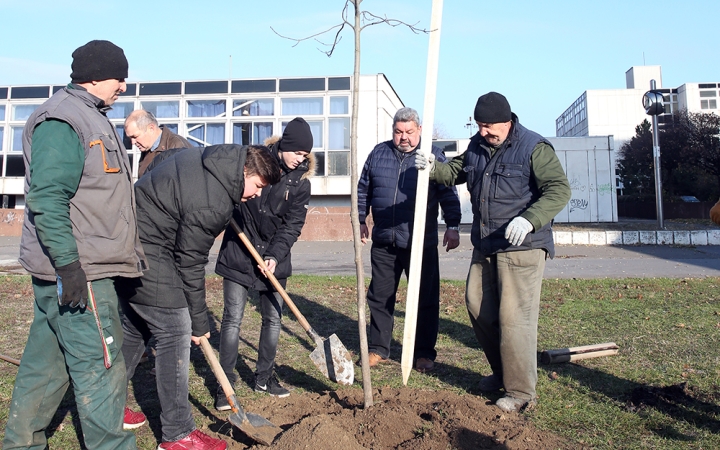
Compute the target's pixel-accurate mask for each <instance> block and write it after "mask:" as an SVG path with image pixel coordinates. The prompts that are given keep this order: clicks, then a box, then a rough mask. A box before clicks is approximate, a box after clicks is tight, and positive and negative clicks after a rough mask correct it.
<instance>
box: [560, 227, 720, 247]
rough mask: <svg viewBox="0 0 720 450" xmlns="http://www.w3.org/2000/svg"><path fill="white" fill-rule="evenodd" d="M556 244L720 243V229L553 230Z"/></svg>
mask: <svg viewBox="0 0 720 450" xmlns="http://www.w3.org/2000/svg"><path fill="white" fill-rule="evenodd" d="M553 239H554V241H555V245H720V230H695V231H553Z"/></svg>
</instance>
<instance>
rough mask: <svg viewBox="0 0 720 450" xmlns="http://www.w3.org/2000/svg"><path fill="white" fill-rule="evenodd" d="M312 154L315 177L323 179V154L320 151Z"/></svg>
mask: <svg viewBox="0 0 720 450" xmlns="http://www.w3.org/2000/svg"><path fill="white" fill-rule="evenodd" d="M312 154H313V156H314V157H315V176H318V177H324V176H325V152H324V151H322V150H321V151H319V152H312Z"/></svg>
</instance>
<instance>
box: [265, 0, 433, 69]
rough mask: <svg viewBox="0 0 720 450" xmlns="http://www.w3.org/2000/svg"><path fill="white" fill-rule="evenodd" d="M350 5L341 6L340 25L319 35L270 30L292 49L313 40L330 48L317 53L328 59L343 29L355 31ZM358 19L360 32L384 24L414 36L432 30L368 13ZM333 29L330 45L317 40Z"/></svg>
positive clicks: (363, 13) (351, 1)
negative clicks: (350, 19) (297, 36)
mask: <svg viewBox="0 0 720 450" xmlns="http://www.w3.org/2000/svg"><path fill="white" fill-rule="evenodd" d="M351 3H352V4H355V3H354V1H353V0H346V1H345V5H344V6H343V10H342V13H341V18H342V23H339V24H337V25H334V26H332V27H330V28H328V29H327V30H325V31H321V32H319V33H315V34H312V35H310V36H306V37H303V38H293V37H290V36H284V35H282V34H280V33H278V32H277V31H276V30H275V29H274V28H273V27H272V26H271V27H270V29H271V30H272V31H273V33H275V34H277V35H278V36H280V37H281V38H283V39H287V40H289V41H293V42H295V43H294V44H293V45H292V46H293V47H295V46H297V45H298V44H299V43H301V42H303V41H307V40H310V39H313V40H315V42H317V43H318V44H320V45H322V46H325V47H330V49H329V50H321V49H318V51H321V52H323V53H325V54H326V55H327V56H328V57H330V56H332V54H333V53H334V52H335V48H336V47H337V46H338V44H339V43H340V41H341V40H342V36H341V33H342V32H343V30H344V29H345V27H346V26H347V27H349V28H351V29H353V30H354V29H355V26H354V25H353V24H351V23H350V22H349V21H348V20H347V17H348V6H349V5H350V4H351ZM358 3H359V2H358ZM356 7H357V6H356ZM360 17H361V19H362V22H363V25H362V26H361V27H360V30H361V31H362V30H364V29H365V28H367V27H369V26H373V25H380V24H383V23H384V24H386V25H389V26H391V27H400V26H403V27H407V29H409V30H410V31H412V32H413V33H415V34H423V33H424V34H427V33H430V31H432V30H427V29H425V28H418V27H417V26H416V25H417V24H418V23H419V22H415V23H413V24H410V23H407V22H403V21H402V20H398V19H390V18H388V17H387V16H378V15H376V14H373V13H371V12H368V11H362V12H360ZM335 29H337V31H335V36H334V38H333V40H332V42H331V43H325V42H323V41H321V40H320V39H318V36H322V35H324V34H327V33H330V32H331V31H333V30H335Z"/></svg>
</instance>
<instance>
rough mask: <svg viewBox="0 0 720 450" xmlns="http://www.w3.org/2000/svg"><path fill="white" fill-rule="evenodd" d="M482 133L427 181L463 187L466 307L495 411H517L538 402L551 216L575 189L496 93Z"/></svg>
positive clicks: (433, 165)
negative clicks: (468, 210) (467, 241)
mask: <svg viewBox="0 0 720 450" xmlns="http://www.w3.org/2000/svg"><path fill="white" fill-rule="evenodd" d="M475 121H476V122H477V124H478V127H479V131H478V132H477V134H476V135H475V136H473V137H472V138H471V139H470V145H468V149H467V151H466V152H465V153H463V154H461V155H459V156H456V157H455V158H453V159H452V160H450V162H448V163H447V164H442V163H437V162H432V161H430V162H428V160H427V159H426V158H418V166H419V168H425V167H426V166H427V165H428V163H429V165H430V179H431V180H435V181H437V182H439V183H443V184H446V185H448V186H451V185H456V184H461V183H467V189H468V192H470V194H471V195H470V198H471V200H472V210H473V225H472V231H471V235H470V237H471V241H472V244H473V247H474V249H473V255H472V260H471V262H470V272H469V273H468V278H467V286H466V291H465V302H466V306H467V310H468V313H469V315H470V322H471V323H472V326H473V330H475V336H476V337H477V339H478V342H479V343H480V346H481V347H482V349H483V351H484V352H485V356H486V357H487V359H488V362H489V363H490V368H491V369H492V374H490V375H488V376H486V377H483V378H482V379H481V380H480V383H479V388H480V390H482V391H498V390H500V389H504V390H505V396H504V397H502V398H500V399H499V400H498V401H497V402H496V405H497V406H498V407H499V408H500V409H502V410H503V411H506V412H512V411H520V410H522V409H523V408H526V407H528V406H532V405H534V404H535V402H536V398H537V394H536V392H535V385H536V384H537V324H538V314H539V308H540V288H541V285H542V276H543V271H544V269H545V259H546V258H547V257H548V256H549V257H550V258H552V257H553V256H554V255H555V247H554V244H553V236H552V221H553V218H554V217H555V216H556V215H557V214H558V213H559V212H560V210H562V209H563V208H564V207H565V205H566V204H567V202H568V200H570V183H569V182H568V180H567V177H566V176H565V172H564V171H563V168H562V166H561V165H560V161H559V160H558V157H557V155H556V154H555V150H554V149H553V147H552V145H550V143H549V142H548V141H547V140H546V139H545V138H543V137H542V136H540V135H539V134H537V133H535V132H533V131H530V130H528V129H527V128H525V127H523V126H522V125H520V121H519V120H518V118H517V116H516V115H515V114H513V113H512V112H511V110H510V104H509V103H508V101H507V99H506V98H505V97H504V96H503V95H501V94H498V93H497V92H489V93H487V94H485V95H483V96H481V97H480V98H479V99H478V101H477V105H476V106H475Z"/></svg>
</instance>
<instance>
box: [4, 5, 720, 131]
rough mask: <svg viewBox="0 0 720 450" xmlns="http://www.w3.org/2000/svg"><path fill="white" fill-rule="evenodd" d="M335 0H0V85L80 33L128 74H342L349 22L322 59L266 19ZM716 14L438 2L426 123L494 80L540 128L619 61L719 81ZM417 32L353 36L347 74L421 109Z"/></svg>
mask: <svg viewBox="0 0 720 450" xmlns="http://www.w3.org/2000/svg"><path fill="white" fill-rule="evenodd" d="M344 4H345V2H344V0H313V1H311V2H310V1H306V2H299V1H289V0H263V1H257V0H215V1H208V2H197V1H187V0H174V1H164V0H144V1H138V0H124V1H114V0H103V1H100V0H95V1H88V0H32V1H27V0H22V1H20V0H0V17H2V22H3V25H2V27H0V43H2V44H0V86H8V85H18V84H22V85H33V84H64V83H67V82H68V81H69V74H70V64H71V62H72V57H71V54H72V52H73V50H74V49H75V48H77V47H79V46H81V45H83V44H85V43H86V42H88V41H90V40H93V39H107V40H110V41H112V42H114V43H115V44H117V45H119V46H120V47H122V48H123V49H124V51H125V54H126V56H127V58H128V60H129V63H130V72H129V77H128V81H168V80H220V79H227V78H229V77H232V78H233V79H237V78H262V77H272V78H275V77H305V76H342V75H352V72H353V52H354V44H353V39H354V38H353V33H352V30H351V29H349V28H347V29H346V30H344V31H343V32H342V34H341V35H340V36H341V40H340V42H339V44H338V46H337V48H336V49H335V52H334V54H333V55H332V57H328V56H326V55H325V54H324V53H323V52H322V51H321V50H324V49H325V48H326V47H324V46H323V44H322V43H320V42H318V41H316V40H312V39H311V40H306V41H303V42H300V43H298V44H297V45H295V43H294V42H292V41H290V40H287V39H283V38H282V37H280V36H278V34H276V33H275V32H274V31H273V30H272V29H271V27H272V28H274V29H275V30H276V31H277V33H279V34H282V35H284V36H289V37H295V38H303V37H307V36H311V35H314V34H317V33H321V32H323V31H325V30H328V29H330V28H331V27H333V26H335V25H338V24H340V23H341V21H342V19H341V12H342V8H343V5H344ZM360 7H361V9H362V10H364V11H368V12H371V13H373V14H375V15H377V16H383V17H387V18H390V19H399V20H402V21H404V22H406V23H409V24H413V25H415V26H417V27H418V28H429V27H430V15H431V8H432V1H431V0H413V1H409V0H363V1H362V3H361V4H360ZM350 8H351V9H352V6H351V7H350ZM718 16H720V3H719V2H718V1H717V0H685V1H682V2H681V1H669V0H654V1H650V0H632V1H628V0H604V1H588V0H552V1H538V0H516V1H509V2H497V1H496V2H488V1H484V0H447V1H445V2H444V6H443V17H442V27H441V30H440V60H439V68H438V83H437V94H436V105H435V123H434V125H435V128H437V129H438V130H439V131H440V133H441V134H442V135H443V137H447V138H466V137H469V136H470V134H471V132H475V131H476V130H472V129H471V128H468V127H467V124H468V119H469V118H470V117H471V116H472V114H473V109H474V106H475V102H476V101H477V98H478V97H479V96H480V95H483V94H485V93H487V92H489V91H496V92H500V93H502V94H504V95H505V96H506V97H507V98H508V100H509V102H510V105H511V108H512V110H513V112H514V113H516V114H517V115H518V117H519V118H520V122H521V123H523V124H524V125H525V126H526V127H528V128H530V129H532V130H534V131H537V132H538V133H540V134H542V135H545V136H554V135H555V119H557V117H558V116H560V115H561V114H562V113H563V111H564V110H565V109H567V107H569V106H570V105H571V104H572V102H573V101H575V100H576V99H577V98H578V97H579V96H580V95H581V94H582V93H583V92H584V91H586V90H591V89H623V88H625V72H626V71H627V70H628V69H630V67H632V66H641V65H660V66H662V84H663V87H666V88H670V87H672V88H674V87H678V86H680V85H682V84H684V83H703V82H720V58H718V56H717V55H718V51H719V50H720V33H718V32H717V21H718ZM333 35H334V34H333V33H329V34H325V35H322V36H320V37H319V39H320V40H321V41H323V42H325V43H327V42H331V40H332V37H333ZM428 41H429V38H428V35H427V34H422V33H421V34H415V33H413V32H412V31H410V30H409V29H408V28H407V27H403V26H398V27H390V26H388V25H384V24H380V25H374V26H370V27H367V28H364V29H363V31H362V33H361V67H360V72H361V74H378V73H382V74H385V76H386V77H387V79H388V80H389V82H390V84H391V85H392V86H393V88H394V89H395V91H396V92H397V93H398V95H399V96H400V99H401V100H402V101H403V103H404V104H405V106H410V107H413V108H415V109H417V110H418V111H419V112H420V114H421V117H422V113H423V109H424V105H423V102H424V98H425V73H426V65H427V55H428ZM648 89H649V86H648ZM388 138H389V137H388Z"/></svg>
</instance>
